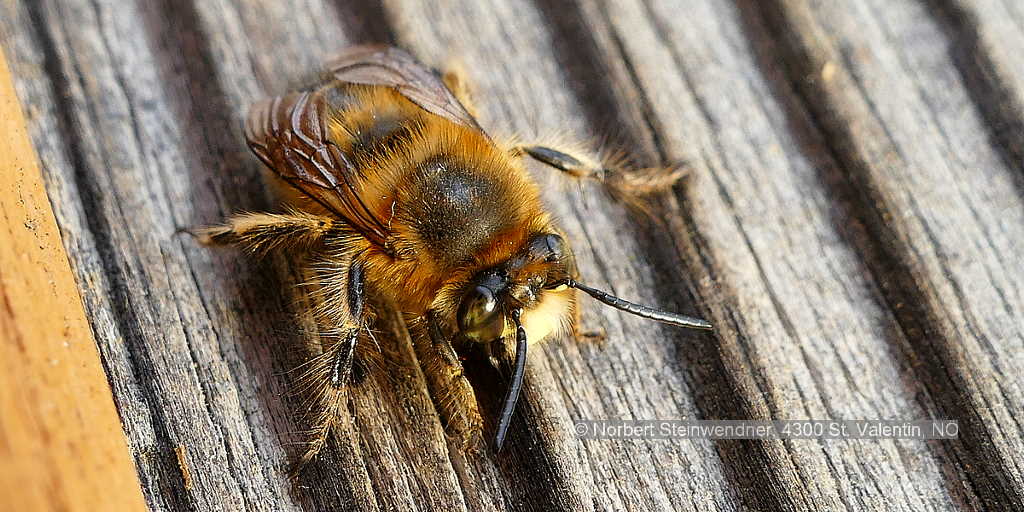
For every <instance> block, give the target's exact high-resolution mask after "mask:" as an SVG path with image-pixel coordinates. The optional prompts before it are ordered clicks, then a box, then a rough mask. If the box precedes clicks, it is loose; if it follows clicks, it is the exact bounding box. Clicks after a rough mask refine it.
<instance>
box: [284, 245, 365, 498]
mask: <svg viewBox="0 0 1024 512" xmlns="http://www.w3.org/2000/svg"><path fill="white" fill-rule="evenodd" d="M317 273H318V274H319V276H320V287H319V292H318V293H319V295H320V296H319V297H317V300H318V304H317V306H316V308H315V311H314V312H315V314H316V316H317V322H318V324H320V325H322V326H324V330H325V332H326V333H328V334H327V335H325V336H322V337H321V338H322V341H328V342H329V341H331V340H333V342H332V343H329V344H328V343H325V347H324V351H323V353H321V354H320V355H318V356H315V357H314V359H313V360H312V361H311V363H312V366H311V368H310V369H308V370H306V371H305V372H304V373H303V374H302V375H301V376H300V377H299V386H300V388H299V389H300V390H301V391H305V393H303V394H304V395H305V396H306V400H307V407H308V414H309V418H308V419H309V421H310V424H311V425H310V426H311V428H310V434H309V438H308V439H307V441H306V449H305V451H304V452H303V454H302V456H301V457H300V458H299V459H298V461H297V462H296V463H295V465H294V466H293V468H292V471H291V474H292V477H293V478H297V477H298V476H299V474H300V473H301V471H302V469H303V468H305V466H306V465H307V464H309V462H310V461H312V460H313V459H314V458H316V456H317V455H319V454H320V452H321V451H322V450H323V448H324V446H326V445H327V440H328V439H329V436H330V434H331V432H332V431H333V430H334V428H335V426H336V425H337V422H338V418H339V415H340V414H341V412H342V407H343V405H344V403H345V398H346V396H347V392H348V389H349V384H350V383H351V382H352V372H353V364H354V362H355V353H356V344H357V343H358V341H359V334H360V332H361V331H362V330H363V329H364V328H365V325H366V321H367V318H366V317H367V315H368V311H367V308H365V307H364V304H365V279H364V274H363V262H362V261H361V260H359V259H357V258H349V259H347V261H343V263H341V264H338V265H333V266H322V267H321V268H319V269H318V272H317ZM332 297H334V298H335V300H332V299H331V298H332ZM337 297H344V299H343V300H337V299H336V298H337ZM331 333H336V334H331Z"/></svg>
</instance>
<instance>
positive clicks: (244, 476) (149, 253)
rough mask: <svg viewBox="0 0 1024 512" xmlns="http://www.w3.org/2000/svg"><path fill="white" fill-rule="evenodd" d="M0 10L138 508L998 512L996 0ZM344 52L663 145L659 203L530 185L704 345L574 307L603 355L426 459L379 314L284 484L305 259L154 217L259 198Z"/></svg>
mask: <svg viewBox="0 0 1024 512" xmlns="http://www.w3.org/2000/svg"><path fill="white" fill-rule="evenodd" d="M0 14H2V16H0V34H3V40H2V45H3V47H4V50H5V51H6V52H7V55H8V58H9V60H10V62H11V63H12V64H11V65H12V68H13V69H14V73H15V76H16V85H17V88H18V93H19V96H20V98H21V100H22V102H23V103H24V104H25V106H26V108H27V109H28V110H29V112H30V113H31V115H30V119H29V126H30V131H31V134H32V138H33V141H34V143H35V146H36V149H37V151H38V152H39V154H40V158H41V160H42V162H43V164H44V172H45V177H46V180H47V190H48V192H49V194H50V198H51V201H52V202H53V204H54V211H55V213H56V216H57V220H58V224H59V226H60V229H61V235H62V238H63V240H64V245H65V247H66V248H67V252H68V254H69V255H70V258H71V264H72V268H73V269H74V271H75V273H76V275H77V277H78V282H79V287H80V289H81V293H82V297H83V299H84V302H85V305H86V309H87V311H88V313H89V316H90V319H91V322H92V325H93V330H94V331H95V332H96V337H97V342H98V343H99V347H100V352H101V354H102V357H103V361H104V364H105V367H106V369H107V372H108V377H109V378H110V381H111V383H112V384H113V388H114V398H115V403H116V405H117V407H118V410H119V412H120V415H121V417H122V420H123V421H124V424H125V431H126V433H127V435H128V440H129V448H130V450H131V453H132V455H133V456H134V457H135V461H136V465H137V466H138V468H139V475H140V480H141V482H142V488H143V492H144V493H145V496H146V499H147V501H148V503H149V505H150V507H151V508H153V509H156V510H179V509H196V510H220V509H246V510H250V509H251V510H300V509H303V510H322V509H336V508H342V509H355V510H392V509H419V510H434V509H443V510H463V509H466V510H499V509H500V510H640V509H649V510H669V509H674V510H708V509H721V510H735V509H741V508H743V507H746V508H748V509H755V510H774V509H780V508H781V509H830V510H839V509H849V510H922V509H952V508H963V509H968V510H980V509H991V510H1003V509H1007V508H1014V507H1016V508H1022V507H1024V471H1022V469H1024V428H1022V425H1021V424H1020V419H1019V418H1020V417H1021V413H1022V412H1024V408H1022V404H1024V389H1022V378H1021V375H1024V334H1022V326H1024V294H1022V292H1021V290H1022V288H1024V266H1022V265H1020V262H1019V261H1018V260H1019V255H1020V254H1022V247H1021V243H1022V242H1021V241H1022V240H1024V199H1022V191H1024V178H1022V177H1024V172H1022V171H1024V168H1022V167H1024V164H1022V163H1021V162H1022V158H1021V156H1022V154H1024V152H1022V150H1021V147H1024V144H1022V139H1021V135H1020V133H1021V131H1020V130H1016V129H1014V127H1019V126H1021V119H1022V117H1021V108H1020V105H1021V104H1022V103H1021V97H1022V91H1021V84H1022V83H1024V70H1022V69H1021V68H1020V66H1019V65H1018V60H1019V59H1015V58H1014V55H1019V52H1018V53H1013V52H1012V51H1011V50H1009V49H1012V48H1024V36H1022V34H1024V31H1021V30H1020V28H1021V27H1022V26H1024V11H1022V9H1021V8H1019V7H1016V6H1015V4H1013V3H1012V2H998V1H982V0H978V1H968V0H959V1H958V0H920V1H916V0H915V1H911V0H901V1H898V2H892V1H887V0H867V1H864V2H835V3H832V2H819V3H807V2H801V1H797V0H793V1H790V0H772V1H767V2H756V1H753V0H734V1H733V2H720V1H717V0H693V1H688V2H680V1H671V0H627V1H611V0H607V1H596V0H595V1H589V0H581V1H578V2H561V1H555V2H545V1H536V2H531V1H525V0H512V1H506V2H486V3H483V2H472V1H458V0H457V1H454V2H449V3H445V4H444V5H443V6H437V5H434V4H433V3H420V2H410V1H407V0H385V1H383V2H382V3H376V2H369V3H365V2H359V3H355V2H328V1H322V0H303V1H301V2H297V3H295V4H294V5H285V4H284V3H281V2H272V1H244V2H243V1H230V0H212V1H204V2H198V1H186V2H171V1H164V2H146V1H132V2H122V1H115V0H95V1H92V2H86V1H79V0H65V1H59V2H58V1H51V0H44V1H40V2H27V3H24V4H16V3H5V4H2V6H0ZM360 42H392V43H397V44H400V45H402V46H404V47H406V48H409V49H410V50H412V51H413V52H414V53H415V54H416V55H418V56H419V57H421V58H422V59H424V60H425V61H427V62H430V63H433V64H437V65H442V64H444V63H445V62H448V61H449V60H451V59H454V60H457V61H459V62H460V63H461V65H462V67H463V68H465V69H466V70H467V72H468V75H469V78H470V79H471V81H472V82H473V84H474V86H475V96H476V98H477V103H478V104H479V107H480V108H481V111H482V112H481V122H482V124H483V125H484V126H486V127H488V129H491V130H496V131H499V132H500V131H514V132H518V133H522V134H524V135H526V136H527V137H529V136H531V135H534V134H543V133H546V132H551V131H562V132H566V133H571V134H575V135H577V136H579V137H591V136H595V137H600V136H602V135H611V136H612V138H613V140H616V141H618V144H619V145H621V146H622V147H625V148H627V149H628V150H629V152H630V153H631V154H632V156H634V157H635V158H636V160H637V161H638V162H639V163H641V164H644V165H648V164H658V163H666V162H672V161H677V160H685V161H686V162H688V164H689V166H690V168H691V176H690V177H689V179H688V181H687V183H686V185H685V186H680V187H678V188H677V189H676V190H675V191H674V192H673V193H672V194H667V195H665V196H663V197H659V198H657V199H655V200H654V201H653V203H652V208H653V211H654V217H655V220H653V221H652V220H647V219H644V218H643V217H642V216H638V215H636V214H634V213H631V212H630V211H628V210H627V209H625V208H623V207H622V205H619V204H616V203H615V202H614V201H611V200H610V199H609V198H607V197H606V196H605V195H604V194H602V193H601V191H600V190H598V189H596V188H594V187H591V186H585V187H583V189H582V191H581V190H579V189H577V188H576V187H574V186H565V185H564V184H562V183H558V182H556V181H552V180H551V179H550V178H549V176H550V173H548V172H546V171H545V170H544V169H540V168H538V169H535V171H536V174H537V176H538V178H539V179H542V180H544V181H545V183H549V186H548V187H547V188H548V189H547V192H546V199H547V201H548V203H549V204H550V207H551V209H552V210H553V211H554V212H555V213H556V214H557V215H558V216H559V218H560V219H561V221H562V224H563V226H564V227H565V229H566V231H567V232H568V234H569V235H570V238H571V240H570V241H571V242H572V243H574V246H575V248H576V252H577V256H578V259H579V260H580V266H581V271H582V273H583V275H584V276H587V278H588V280H590V281H593V282H594V283H597V284H598V285H600V286H603V287H606V288H611V289H613V290H614V291H615V292H616V293H618V294H620V295H622V296H624V297H629V298H634V299H637V300H641V301H643V302H647V303H653V304H659V305H663V306H665V307H669V308H672V309H677V310H681V311H683V312H686V313H691V314H698V315H701V316H704V317H706V318H708V319H709V320H711V321H712V322H713V323H714V324H715V325H716V326H717V327H718V329H717V331H716V332H715V334H714V335H705V334H699V333H698V334H695V333H690V332H685V331H680V330H676V329H672V328H667V327H663V326H660V325H652V324H650V323H647V322H644V321H643V320H640V319H636V318H632V317H626V316H622V315H620V314H618V313H616V312H614V311H610V310H607V309H601V308H599V307H597V306H596V305H594V304H593V303H587V304H586V307H585V310H584V319H585V321H586V323H587V325H588V326H594V327H601V328H604V329H605V330H606V331H607V333H608V336H609V341H608V342H607V343H606V344H605V346H604V347H603V348H602V347H599V346H596V345H589V344H580V343H575V342H572V341H570V340H566V339H558V340H552V341H551V342H549V343H547V344H545V346H544V347H543V348H542V349H540V350H535V351H533V353H532V355H531V356H530V365H529V369H528V374H527V382H528V384H527V386H526V389H525V393H524V403H523V404H522V406H521V409H520V412H521V415H520V417H519V419H517V420H516V421H515V422H514V423H513V433H512V436H511V445H510V446H509V449H508V451H507V453H504V454H503V455H502V457H500V458H494V457H492V456H490V455H488V454H486V453H483V454H466V453H463V452H462V451H460V450H459V449H457V448H456V447H455V446H451V445H449V444H448V443H447V442H446V440H445V437H444V435H443V431H442V429H441V426H440V423H439V420H438V418H437V416H436V414H435V413H434V412H433V408H432V406H431V402H430V399H429V397H428V396H427V394H426V392H425V386H424V384H423V381H422V376H421V374H420V373H419V372H418V371H417V370H416V366H415V363H414V361H413V357H412V354H411V351H410V349H409V346H408V340H407V338H406V337H404V336H403V335H402V334H401V333H397V334H395V335H394V336H391V338H392V342H391V343H390V344H389V345H388V346H390V347H393V349H392V350H393V352H394V354H393V355H394V359H395V363H394V368H393V370H392V371H390V372H387V375H383V374H378V375H376V376H375V377H374V378H372V379H369V380H368V381H367V382H366V383H365V384H364V385H363V386H362V387H361V388H360V389H359V390H357V391H356V392H354V393H353V396H352V397H351V400H350V407H349V408H350V414H349V415H348V416H347V417H346V419H345V423H346V427H347V429H346V433H345V434H343V435H341V436H339V437H338V439H337V442H336V443H334V445H333V446H332V447H331V450H330V451H331V453H329V454H328V457H327V458H326V459H325V460H324V461H323V462H322V463H320V464H318V465H317V466H316V467H315V468H313V474H312V475H311V476H310V477H309V478H306V479H305V480H303V482H302V485H301V486H300V487H298V488H292V487H290V486H289V485H288V483H287V481H286V479H285V475H284V471H285V468H286V466H287V462H288V461H289V460H290V457H293V456H294V454H295V453H296V451H297V450H298V447H297V446H293V443H295V442H297V441H298V440H299V439H300V436H298V435H296V434H295V432H296V431H298V430H299V429H301V428H302V425H301V424H298V423H296V422H295V421H294V420H293V419H292V417H293V413H294V412H295V411H294V403H295V401H294V400H293V399H292V398H291V397H289V396H288V394H287V390H288V384H289V377H288V376H287V375H286V372H287V370H288V369H289V368H291V367H292V366H293V365H294V364H295V362H296V360H297V358H296V357H295V355H294V352H295V348H294V347H297V346H299V344H300V342H301V339H302V337H303V336H304V334H303V330H302V328H301V326H300V324H299V323H298V322H297V321H296V320H295V319H296V313H297V311H299V310H300V309H301V307H300V303H301V294H300V293H299V292H298V291H296V289H295V286H294V285H295V284H296V283H297V281H298V271H297V268H296V266H295V264H294V262H291V261H287V260H285V259H283V258H274V259H270V260H267V261H264V262H252V261H249V260H247V259H245V258H244V257H243V256H242V255H240V254H236V253H233V252H231V251H211V250H207V249H203V248H200V247H197V246H196V245H195V244H194V243H193V242H192V240H190V239H189V238H188V237H183V236H179V235H176V234H175V233H176V231H177V230H178V229H180V228H183V227H188V226H194V225H198V224H205V223H211V222H215V221H218V220H219V219H221V218H223V216H224V215H226V214H228V213H230V212H232V211H237V210H243V209H249V210H263V209H268V208H273V207H274V205H275V199H274V198H273V196H272V195H271V194H270V193H269V191H268V189H267V187H266V186H265V184H264V183H263V181H262V180H261V178H260V170H259V165H258V164H257V162H256V160H255V159H254V158H253V157H252V156H251V155H250V154H248V152H247V150H246V149H245V148H244V144H243V142H242V136H241V129H240V127H241V121H242V119H243V118H244V115H245V111H246V108H247V107H248V105H250V104H251V103H252V102H254V101H256V100H257V99H259V98H261V97H264V96H266V95H269V94H275V93H281V92H283V91H286V90H288V88H289V87H290V86H293V85H295V84H300V83H302V82H303V81H304V80H305V77H308V76H309V75H310V73H312V72H313V71H314V70H315V69H316V68H317V66H318V64H319V63H320V62H322V61H323V59H324V58H325V57H326V56H328V55H330V54H331V53H332V52H334V51H336V50H337V49H339V48H341V47H344V46H346V45H349V44H354V43H360ZM390 327H392V325H391V323H389V322H387V321H384V322H383V325H382V326H381V329H382V330H391V329H390ZM492 392H493V391H492ZM930 417H937V418H953V419H958V420H959V421H960V424H961V428H962V434H961V437H960V439H959V440H958V441H955V442H940V441H933V442H921V441H895V440H889V441H866V440H865V441H816V440H804V441H757V442H755V441H730V442H717V443H714V442H709V441H672V442H668V441H581V440H579V439H577V438H576V437H575V435H574V434H573V432H572V423H573V421H574V420H577V419H586V418H625V419H653V418H702V419H715V418H720V419H736V418H756V419H767V418H780V419H798V418H836V419H862V418H863V419H873V418H888V419H924V418H930ZM176 454H177V455H176ZM178 455H180V456H181V458H180V460H183V461H185V463H186V464H187V465H188V467H189V468H190V472H189V474H190V480H191V486H190V488H186V487H185V485H184V479H183V477H182V472H181V470H180V467H179V456H178Z"/></svg>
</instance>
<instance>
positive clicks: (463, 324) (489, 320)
mask: <svg viewBox="0 0 1024 512" xmlns="http://www.w3.org/2000/svg"><path fill="white" fill-rule="evenodd" d="M457 319H458V322H459V330H460V331H462V333H463V334H465V335H466V337H468V338H469V339H471V340H473V341H477V342H481V343H486V342H491V341H494V340H496V339H498V338H500V337H501V333H502V332H503V331H504V330H505V315H504V314H502V312H501V305H500V304H498V298H497V297H495V295H494V292H493V291H492V290H491V289H490V288H487V287H486V286H477V287H476V288H473V289H472V290H470V291H469V292H467V293H466V295H465V296H464V297H463V298H462V303H461V304H459V311H458V317H457Z"/></svg>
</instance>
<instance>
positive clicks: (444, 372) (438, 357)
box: [408, 313, 483, 446]
mask: <svg viewBox="0 0 1024 512" xmlns="http://www.w3.org/2000/svg"><path fill="white" fill-rule="evenodd" d="M408 323H409V326H410V333H411V334H412V336H413V345H414V349H415V351H416V358H417V359H418V360H419V362H420V366H421V367H422V368H423V375H424V377H425V378H426V380H427V386H428V388H429V389H430V394H431V396H432V398H433V399H434V403H435V405H436V406H437V411H438V414H439V415H440V416H441V420H442V422H443V423H444V426H445V429H446V431H447V433H448V434H449V435H450V436H451V437H453V438H455V439H457V440H458V441H459V442H460V443H462V444H463V445H464V446H469V445H470V444H472V443H473V442H474V441H477V440H479V438H480V432H481V430H482V429H483V418H481V416H480V409H479V406H478V405H477V401H476V393H475V392H474V391H473V387H472V385H470V383H469V380H468V379H466V376H465V374H464V371H463V368H462V362H461V361H460V360H459V358H458V355H457V354H456V353H455V350H454V349H453V348H452V346H451V342H450V341H449V340H448V338H447V337H446V336H444V334H443V333H442V330H441V327H440V325H439V322H438V320H437V319H436V318H435V317H434V315H433V314H432V313H427V315H425V316H423V317H420V318H414V319H410V321H409V322H408Z"/></svg>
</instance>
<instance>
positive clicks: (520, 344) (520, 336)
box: [494, 309, 527, 453]
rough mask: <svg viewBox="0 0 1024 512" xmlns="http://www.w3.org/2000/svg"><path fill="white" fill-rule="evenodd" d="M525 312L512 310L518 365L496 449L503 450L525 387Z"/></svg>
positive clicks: (501, 421) (500, 424) (500, 422)
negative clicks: (521, 316) (521, 317)
mask: <svg viewBox="0 0 1024 512" xmlns="http://www.w3.org/2000/svg"><path fill="white" fill-rule="evenodd" d="M522 314H523V310H522V309H513V310H512V321H513V322H515V324H516V366H515V369H514V370H513V371H512V382H511V383H509V385H508V393H506V394H505V405H504V406H503V407H502V408H501V416H500V417H499V419H498V431H497V433H496V434H495V435H494V451H495V453H498V452H500V451H501V447H502V445H504V444H505V434H507V433H508V424H509V423H510V422H511V421H512V413H513V412H515V410H516V401H518V400H519V390H520V389H522V388H523V374H524V373H526V346H527V343H526V329H523V323H522V322H521V321H520V320H519V317H520V315H522Z"/></svg>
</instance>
